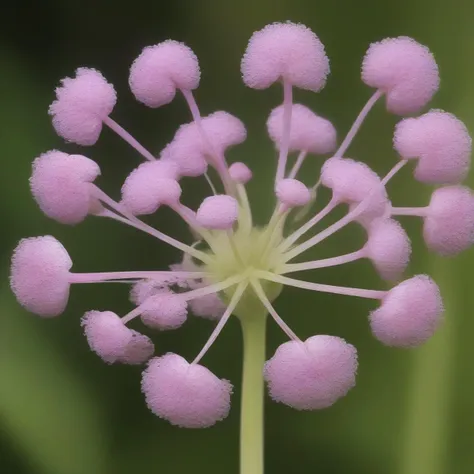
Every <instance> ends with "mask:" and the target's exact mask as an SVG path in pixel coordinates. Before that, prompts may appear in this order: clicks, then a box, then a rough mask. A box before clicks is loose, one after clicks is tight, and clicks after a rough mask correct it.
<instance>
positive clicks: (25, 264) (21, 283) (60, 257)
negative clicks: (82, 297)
mask: <svg viewBox="0 0 474 474" xmlns="http://www.w3.org/2000/svg"><path fill="white" fill-rule="evenodd" d="M71 267H72V261H71V258H70V257H69V254H68V253H67V251H66V249H65V248H64V247H63V246H62V244H61V243H59V242H58V241H57V240H56V239H55V238H54V237H51V236H50V235H46V236H44V237H30V238H28V239H23V240H21V241H20V243H19V244H18V246H17V247H16V249H15V251H14V253H13V257H12V264H11V275H10V285H11V288H12V290H13V293H14V294H15V296H16V298H17V300H18V302H19V303H20V304H21V305H22V306H23V307H24V308H26V309H27V310H28V311H31V312H32V313H36V314H38V315H40V316H44V317H52V316H58V315H60V314H61V313H62V312H63V311H64V309H65V308H66V305H67V301H68V298H69V286H70V284H69V270H70V269H71Z"/></svg>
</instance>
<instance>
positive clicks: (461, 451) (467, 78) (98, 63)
mask: <svg viewBox="0 0 474 474" xmlns="http://www.w3.org/2000/svg"><path fill="white" fill-rule="evenodd" d="M1 15H2V20H3V21H2V28H1V29H0V64H1V72H0V91H1V92H0V95H1V101H0V136H1V142H0V144H1V158H2V170H1V173H0V183H1V185H0V217H1V222H2V232H1V235H0V249H1V250H0V252H1V253H0V259H1V264H2V265H1V268H2V273H1V281H2V284H1V287H0V288H1V290H0V306H1V309H0V311H1V313H0V314H1V316H0V472H1V473H2V474H109V473H110V474H132V473H133V474H135V473H137V474H139V473H147V474H148V473H155V472H156V473H164V474H168V473H179V474H181V473H183V474H185V473H206V474H211V473H226V474H235V473H237V472H238V418H239V391H240V382H239V377H240V375H239V372H240V368H241V335H240V330H239V327H238V324H237V323H236V322H235V321H231V324H229V327H228V328H226V330H225V331H224V333H223V335H222V336H221V337H220V338H219V340H218V341H217V343H216V344H215V346H214V347H213V348H212V351H211V352H210V353H209V354H208V355H207V356H206V358H205V360H204V363H205V364H207V365H208V366H209V367H210V368H211V370H213V371H214V372H215V373H217V374H219V376H222V377H225V378H228V379H230V380H232V381H233V382H234V384H235V395H234V402H233V408H232V412H231V415H230V417H229V419H228V420H226V421H225V422H223V423H220V424H219V425H218V426H216V427H215V428H212V429H208V430H204V431H186V430H180V429H177V428H174V427H171V426H170V425H168V424H167V423H165V422H163V421H161V420H159V419H157V418H156V417H154V416H153V415H152V414H151V413H150V412H149V411H148V410H147V409H146V407H145V405H144V401H143V397H142V395H141V393H140V386H139V383H140V370H139V369H138V368H133V367H132V368H130V367H119V366H107V365H105V364H103V363H102V362H101V361H100V360H99V359H98V358H97V357H96V356H95V355H94V354H92V353H91V352H90V351H89V349H88V347H87V344H86V341H85V339H84V337H83V335H82V334H81V329H80V327H79V319H80V317H81V315H82V314H83V313H84V312H85V311H86V310H89V309H110V310H113V311H116V312H117V313H119V314H123V313H125V312H127V311H128V310H129V308H130V307H131V305H130V303H129V302H128V295H127V294H126V291H125V287H124V286H121V285H117V286H113V285H96V286H87V285H84V286H80V287H77V288H74V289H73V291H72V296H71V301H70V304H69V306H68V309H67V311H66V313H65V314H64V315H63V316H61V317H60V318H58V319H54V320H47V321H42V320H39V319H38V318H36V317H35V316H33V315H31V314H28V313H26V312H25V311H23V310H22V309H21V308H20V307H19V306H18V304H17V303H16V302H15V301H14V298H13V297H12V295H11V294H10V291H9V288H8V283H7V278H8V272H9V269H8V266H9V259H10V255H11V251H12V250H13V248H14V247H15V245H16V243H17V241H18V240H19V239H20V238H21V237H23V236H34V235H44V234H53V235H55V236H56V237H57V238H58V239H59V240H60V241H61V242H63V243H64V245H65V247H66V248H67V249H68V250H69V252H70V254H71V256H72V258H73V260H74V262H75V264H74V268H75V269H76V271H101V270H122V269H123V270H126V269H160V268H164V267H166V266H167V265H168V264H170V263H174V262H176V261H177V259H178V258H179V255H178V254H177V252H175V251H174V250H170V249H169V248H166V247H165V246H164V245H162V244H160V243H158V242H156V241H154V240H153V239H152V238H149V237H148V236H146V235H140V234H139V233H138V232H135V231H133V230H131V229H127V228H123V227H121V226H120V225H118V224H116V223H113V222H103V221H101V220H100V219H94V218H90V219H88V220H87V221H86V222H84V223H83V224H81V225H79V226H77V227H71V228H68V227H66V226H61V225H59V224H57V223H55V222H52V221H51V220H49V219H47V218H46V217H44V216H43V215H42V214H41V213H40V211H39V210H38V209H37V206H36V204H35V202H34V201H33V199H32V198H31V195H30V192H29V189H28V177H29V174H30V165H31V161H32V160H33V158H34V157H35V156H37V155H38V154H40V153H42V152H43V151H46V150H48V149H51V148H61V149H63V150H65V151H69V152H74V151H79V150H80V149H79V148H78V147H74V146H71V145H65V144H64V143H63V142H62V140H61V139H60V138H58V137H57V136H56V135H55V134H54V131H53V129H52V127H51V124H50V120H49V118H48V115H47V113H46V111H47V108H48V105H49V103H50V102H51V101H52V100H53V90H54V87H55V85H56V84H57V83H58V80H59V79H60V78H61V77H64V76H65V75H70V74H72V73H73V71H74V69H75V68H76V67H77V66H90V67H95V68H97V69H99V70H101V71H102V72H103V73H104V75H105V76H106V77H107V78H108V79H109V80H110V81H111V82H112V83H114V84H115V86H116V88H117V91H118V94H119V102H118V105H117V107H116V110H115V111H114V117H115V118H116V119H117V120H118V121H119V122H120V123H122V124H123V125H124V126H125V127H126V128H127V129H129V130H130V132H132V133H133V134H135V135H136V137H137V138H138V139H139V140H140V141H143V142H144V143H145V144H146V145H147V146H149V147H150V149H152V150H153V151H158V150H160V148H161V147H163V146H164V145H165V144H166V143H167V142H168V141H169V140H170V138H171V137H172V134H173V131H174V130H175V129H176V128H177V126H178V125H179V124H181V123H183V122H185V121H188V120H189V115H188V112H187V110H186V108H185V106H184V103H183V101H182V100H181V99H178V100H176V101H175V102H173V104H171V105H169V106H166V107H163V108H161V109H158V110H151V109H147V108H145V107H143V106H142V105H140V104H138V103H136V102H135V101H134V100H133V98H132V96H131V94H130V92H129V90H128V86H127V80H128V67H129V65H130V64H131V62H132V60H133V59H134V57H135V56H136V55H137V54H138V53H139V51H140V49H141V48H142V47H143V46H145V45H148V44H153V43H157V42H159V41H161V40H164V39H166V38H170V37H171V38H174V39H178V40H181V41H185V42H187V43H188V44H189V45H190V46H191V47H192V48H193V49H194V50H195V52H196V54H197V55H198V57H199V58H200V62H201V66H202V71H203V75H202V86H201V87H200V89H199V90H198V92H197V99H198V101H199V103H200V104H201V108H202V111H203V113H209V112H212V111H214V110H218V109H224V110H228V111H229V112H231V113H233V114H235V115H237V116H238V117H240V118H241V119H242V120H243V121H244V122H245V123H246V125H247V127H248V131H249V139H248V141H247V142H246V143H245V144H244V145H243V146H241V147H239V148H236V149H235V150H232V152H231V153H230V155H229V159H230V160H242V161H245V162H247V163H248V164H249V165H250V166H251V167H252V168H253V170H254V175H255V179H254V181H253V182H252V185H251V187H250V194H251V201H252V203H253V204H254V207H255V210H256V212H257V216H258V218H259V219H260V220H262V221H263V219H264V218H266V216H267V215H268V213H269V212H270V209H271V207H270V206H271V205H272V203H273V196H272V193H271V181H272V174H273V172H274V166H275V153H274V151H273V149H272V145H271V143H270V141H269V140H268V138H267V136H266V132H265V120H266V117H267V114H268V113H269V111H270V109H271V108H272V107H274V106H275V105H277V104H278V103H279V101H280V100H281V99H280V97H281V95H280V94H281V91H280V90H279V88H277V87H274V88H272V89H270V90H267V91H263V92H257V91H253V90H249V89H246V88H245V87H244V85H243V83H242V82H241V80H240V73H239V64H240V58H241V55H242V53H243V51H244V49H245V46H246V42H247V40H248V38H249V37H250V35H251V34H252V32H253V31H254V30H255V29H259V28H261V27H262V26H263V25H265V24H266V23H269V22H272V21H282V20H286V19H290V20H293V21H299V22H303V23H305V24H307V25H308V26H310V27H311V28H312V29H313V30H315V32H316V33H317V34H318V35H319V36H320V38H321V40H322V41H323V42H324V44H325V45H326V48H327V52H328V54H329V56H330V59H331V66H332V73H331V76H330V79H329V82H328V85H327V87H326V88H325V89H324V90H323V91H322V92H321V93H320V94H318V95H316V94H311V93H307V92H301V91H297V93H296V99H297V100H298V101H302V102H304V103H305V104H307V105H310V106H312V107H314V109H315V110H316V111H317V112H319V113H320V114H321V115H323V116H326V117H328V118H329V119H331V120H332V121H333V122H334V123H335V125H336V126H337V128H338V130H339V134H340V136H341V137H342V136H343V135H344V133H345V132H346V131H347V130H348V127H349V126H350V124H351V123H352V120H353V119H354V118H355V116H356V114H357V113H358V112H359V110H360V108H361V107H362V105H363V104H364V103H365V101H366V100H367V98H368V97H369V94H370V91H369V90H368V89H367V88H366V87H365V86H364V85H363V84H362V83H361V81H360V74H359V68H360V62H361V59H362V56H363V54H364V52H365V50H366V48H367V47H368V45H369V43H370V42H371V41H374V40H379V39H381V38H383V37H386V36H398V35H408V36H412V37H414V38H416V39H417V40H419V41H421V42H423V43H425V44H427V45H429V47H430V48H431V49H432V50H433V52H434V53H435V55H436V58H437V60H438V62H439V66H440V69H441V77H442V86H441V90H440V92H439V93H438V95H437V96H436V99H435V101H434V102H433V106H434V107H437V108H443V109H446V110H449V111H451V112H453V113H455V114H457V115H458V116H459V117H460V118H461V119H462V120H464V121H465V122H466V124H467V125H468V126H469V127H470V128H471V130H474V106H473V105H474V102H473V98H474V68H473V66H472V65H473V63H474V61H473V57H474V55H473V52H474V33H473V31H474V29H473V19H474V3H472V2H469V1H467V0H452V1H451V2H446V1H441V0H399V1H397V2H388V1H384V0H378V1H375V0H359V1H353V0H326V1H325V2H315V1H310V0H292V1H290V0H253V1H250V0H241V1H239V2H235V1H224V0H195V1H184V0H176V1H170V2H163V1H160V0H155V1H154V2H152V1H148V0H135V1H134V2H122V3H121V2H111V1H109V2H108V1H105V0H102V1H92V0H83V1H80V2H78V1H76V2H73V1H71V0H61V1H59V0H43V1H41V2H39V1H33V0H29V1H20V2H10V4H9V6H6V7H3V8H2V12H1ZM395 123H396V118H395V117H393V116H390V115H388V114H387V113H385V111H384V109H383V106H382V105H381V104H379V106H378V107H377V108H376V110H375V111H374V112H373V113H372V114H371V116H370V118H369V120H368V121H367V123H366V124H365V125H364V128H363V131H362V133H361V134H360V135H359V136H358V138H357V140H356V142H355V143H354V145H353V147H351V149H350V153H349V156H351V157H354V158H357V159H361V160H365V161H367V162H369V163H371V164H372V165H373V167H374V169H376V171H378V172H380V173H384V172H386V171H388V169H389V168H390V167H391V166H392V163H393V162H394V160H395V154H394V152H393V151H392V149H391V134H392V131H393V126H394V124H395ZM81 152H82V153H84V154H86V155H88V156H90V157H91V158H93V159H95V160H97V161H98V162H99V163H100V165H101V168H102V172H103V176H102V177H101V178H100V184H101V185H103V187H104V189H105V190H107V191H108V192H110V193H111V194H112V195H113V196H115V197H118V196H119V190H120V186H121V183H122V182H123V180H124V178H125V177H126V175H127V173H128V172H129V171H130V170H131V169H132V168H133V167H135V166H136V165H137V164H138V163H139V156H137V154H136V153H134V151H133V150H131V149H130V148H129V147H128V146H127V145H126V144H124V143H123V142H121V141H120V140H119V139H117V138H116V137H115V136H113V134H112V133H110V132H109V131H108V130H105V131H104V133H103V135H102V136H101V139H100V141H99V143H98V145H97V146H95V147H93V148H91V149H86V150H81ZM320 163H321V160H319V159H317V158H316V159H311V160H308V163H307V166H306V167H305V168H304V170H305V173H306V176H307V179H308V182H312V181H313V180H315V179H316V176H317V171H318V168H319V166H320ZM471 181H472V180H471ZM184 186H185V197H186V199H187V202H188V203H189V205H190V206H191V207H193V206H196V204H197V203H198V202H199V200H200V199H202V198H203V196H205V194H206V193H207V188H206V185H205V182H204V181H202V182H201V181H200V180H195V181H194V182H193V181H189V180H188V181H187V182H186V183H185V185H184ZM390 191H391V192H392V196H393V200H394V202H395V203H396V205H401V206H403V205H411V204H419V205H421V204H424V203H425V202H426V201H427V199H428V195H429V189H428V188H427V187H424V186H422V185H419V184H417V183H415V182H414V181H413V180H412V179H411V175H410V172H409V170H404V172H403V173H401V174H400V176H399V177H398V178H397V179H396V180H394V181H393V183H391V185H390ZM152 221H153V223H154V224H156V225H157V226H159V228H160V229H162V230H166V231H167V232H169V233H172V234H173V235H174V236H176V237H179V238H182V239H187V238H188V235H187V232H186V229H185V228H184V226H183V225H182V224H181V223H180V222H179V221H178V220H177V219H175V218H174V217H173V216H172V215H171V214H170V213H167V212H163V213H159V214H158V216H156V217H155V218H154V219H153V220H152ZM405 222H406V224H407V229H408V230H409V232H410V236H411V237H412V239H413V247H414V255H413V262H412V265H411V267H410V272H413V273H414V272H416V273H419V272H423V273H424V272H426V273H429V274H430V275H432V276H433V277H434V278H435V279H436V280H437V281H438V282H439V284H440V286H441V288H442V291H443V294H444V296H445V300H446V308H447V313H446V322H445V325H444V326H443V328H442V329H441V330H440V332H439V333H438V334H437V336H436V337H435V338H434V339H433V340H432V341H430V342H429V343H428V344H427V345H426V346H425V347H423V348H422V349H419V350H413V351H403V350H396V349H389V348H386V347H383V346H382V345H380V344H379V343H377V341H375V340H374V339H373V338H372V337H371V334H370V331H369V328H368V324H367V315H368V313H369V311H370V310H371V309H372V308H373V307H374V304H373V303H371V302H367V301H354V300H352V299H350V298H347V297H343V296H341V297H338V296H333V295H324V294H316V293H314V294H312V293H307V292H303V291H300V290H296V289H285V290H284V291H283V293H282V295H281V296H280V297H279V299H278V300H277V302H276V306H277V309H278V310H279V311H280V313H281V315H282V316H283V318H284V319H285V320H286V321H287V322H288V323H289V324H290V325H291V326H292V328H293V329H294V330H295V332H296V333H297V334H299V335H300V336H301V337H302V338H303V337H308V336H311V335H314V334H317V333H320V334H335V335H339V336H342V337H345V338H346V339H348V340H349V341H350V342H351V343H353V344H354V345H356V346H357V348H358V350H359V355H360V371H359V377H358V385H357V387H356V388H355V389H354V390H353V391H352V392H351V393H350V394H349V395H348V396H347V397H346V398H345V399H343V400H341V401H340V402H339V403H337V404H336V405H335V406H334V407H333V408H331V409H328V410H324V411H321V412H313V413H303V412H297V411H294V410H291V409H289V408H287V407H284V406H282V405H277V404H274V403H271V402H270V401H269V400H268V403H267V421H266V429H267V439H266V459H267V471H266V472H267V473H269V474H279V473H286V474H288V473H291V474H299V473H317V474H381V473H383V474H471V473H472V472H474V467H473V465H474V455H473V454H472V453H473V444H474V404H473V403H474V402H473V400H474V370H473V369H472V359H473V354H474V352H473V344H472V334H473V332H474V322H473V321H472V310H473V307H474V293H473V292H472V290H471V282H472V274H471V271H472V263H473V262H474V253H473V251H471V252H466V253H465V254H463V255H462V256H460V257H458V258H456V259H450V260H441V259H440V258H438V257H436V256H434V255H432V254H429V253H428V252H427V250H426V249H425V248H424V246H423V243H422V241H421V237H420V225H419V223H418V222H415V221H409V218H407V219H406V221H405ZM405 222H404V223H405ZM360 242H361V233H360V232H359V231H358V229H356V228H352V227H351V228H348V229H347V230H346V231H345V232H341V233H340V234H339V235H337V236H336V237H334V238H332V239H329V240H328V241H327V242H325V243H324V245H321V248H320V249H319V248H318V249H317V250H314V251H313V252H312V255H314V256H316V255H321V256H333V255H337V254H340V253H345V252H347V251H350V250H353V249H355V248H357V246H358V245H359V243H360ZM311 278H312V279H313V280H314V281H317V282H327V283H334V284H341V285H343V284H345V285H353V286H363V287H367V288H383V287H384V284H383V283H380V282H379V280H378V278H377V277H376V276H375V274H374V272H373V270H372V269H371V268H370V266H369V265H368V264H363V263H355V264H350V265H348V266H347V268H344V269H341V268H336V269H333V270H326V271H323V270H320V271H319V272H314V273H313V274H312V276H311ZM211 330H212V324H211V323H209V322H207V321H204V320H198V319H193V318H191V320H190V322H189V323H187V324H186V325H185V327H183V328H182V329H180V330H178V331H176V332H170V333H163V334H157V335H156V336H155V337H154V339H155V341H156V345H157V349H158V351H159V353H164V352H167V351H173V352H178V353H179V354H182V355H183V356H185V357H193V356H194V355H195V354H197V352H198V351H199V349H200V347H201V345H202V344H203V343H204V342H205V340H206V338H207V336H208V335H209V333H210V332H211ZM283 341H284V338H283V335H282V334H281V332H280V331H279V330H278V328H277V327H275V326H274V325H271V326H270V327H269V345H268V354H269V355H270V354H272V353H273V351H274V350H275V348H276V347H277V345H278V344H279V343H281V342H283Z"/></svg>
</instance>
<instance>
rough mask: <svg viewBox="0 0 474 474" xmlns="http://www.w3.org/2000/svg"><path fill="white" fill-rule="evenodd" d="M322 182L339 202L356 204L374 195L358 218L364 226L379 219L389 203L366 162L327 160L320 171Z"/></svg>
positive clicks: (377, 178) (345, 159)
mask: <svg viewBox="0 0 474 474" xmlns="http://www.w3.org/2000/svg"><path fill="white" fill-rule="evenodd" d="M321 183H322V184H323V185H324V186H326V187H328V188H330V189H332V192H333V198H334V199H336V200H337V201H338V202H340V203H347V204H352V205H357V204H359V203H360V202H361V201H362V200H364V199H365V198H367V196H368V195H369V193H370V194H372V193H373V196H372V198H371V199H370V202H367V203H366V206H367V207H366V208H365V210H364V211H363V212H362V214H361V215H360V216H359V217H358V218H357V220H359V221H362V222H363V223H367V221H370V220H372V219H374V218H376V217H382V216H384V214H385V213H386V211H387V206H388V204H389V201H388V198H387V192H386V190H385V187H383V186H382V185H381V181H380V178H379V177H378V176H377V174H376V173H375V172H374V171H372V170H371V169H370V168H369V167H368V166H367V165H366V164H365V163H361V162H360V161H354V160H351V159H348V158H329V160H326V162H325V163H324V165H323V168H322V170H321Z"/></svg>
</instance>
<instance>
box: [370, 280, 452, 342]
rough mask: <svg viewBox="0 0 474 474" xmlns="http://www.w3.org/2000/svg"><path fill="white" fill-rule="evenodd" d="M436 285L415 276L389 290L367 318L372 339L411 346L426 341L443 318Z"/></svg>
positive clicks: (441, 303)
mask: <svg viewBox="0 0 474 474" xmlns="http://www.w3.org/2000/svg"><path fill="white" fill-rule="evenodd" d="M443 311H444V308H443V302H442V300H441V296H440V294H439V288H438V286H437V285H436V283H435V282H434V281H433V280H432V279H431V278H429V277H428V276H426V275H416V276H414V277H413V278H410V279H409V280H405V281H403V282H402V283H400V284H399V285H397V286H395V287H394V288H392V289H391V290H390V291H389V292H387V295H386V296H385V297H384V299H383V300H382V304H381V306H380V308H378V309H377V310H375V311H373V312H372V313H371V315H370V325H371V327H372V332H373V334H374V336H375V337H376V338H377V339H378V340H379V341H381V342H383V343H384V344H386V345H387V346H398V347H412V346H418V345H420V344H422V343H424V342H425V341H427V340H428V339H429V338H430V337H431V336H432V335H433V334H434V332H435V330H436V329H437V327H438V325H439V323H440V321H441V317H442V315H443Z"/></svg>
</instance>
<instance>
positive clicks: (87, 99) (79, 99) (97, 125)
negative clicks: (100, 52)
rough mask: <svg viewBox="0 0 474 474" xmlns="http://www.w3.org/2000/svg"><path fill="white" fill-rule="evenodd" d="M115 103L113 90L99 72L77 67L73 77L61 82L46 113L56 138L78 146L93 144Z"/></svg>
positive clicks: (115, 98)
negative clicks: (51, 119)
mask: <svg viewBox="0 0 474 474" xmlns="http://www.w3.org/2000/svg"><path fill="white" fill-rule="evenodd" d="M116 101H117V95H116V93H115V89H114V87H113V86H112V84H109V83H108V82H107V81H106V80H105V78H104V76H102V74H101V73H100V72H99V71H96V70H95V69H88V68H79V69H77V71H76V77H74V78H70V77H66V78H65V79H63V80H62V81H61V86H59V87H58V88H57V89H56V100H55V101H54V102H53V103H52V104H51V106H50V107H49V114H50V115H51V116H52V117H53V126H54V128H55V129H56V132H57V133H58V135H60V136H61V137H63V138H64V139H66V140H67V141H70V142H74V143H77V144H79V145H93V144H94V143H95V142H96V141H97V140H98V139H99V135H100V132H101V131H102V123H103V120H104V119H105V118H107V117H108V116H109V115H110V113H111V112H112V110H113V108H114V106H115V103H116Z"/></svg>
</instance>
